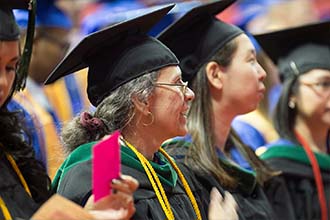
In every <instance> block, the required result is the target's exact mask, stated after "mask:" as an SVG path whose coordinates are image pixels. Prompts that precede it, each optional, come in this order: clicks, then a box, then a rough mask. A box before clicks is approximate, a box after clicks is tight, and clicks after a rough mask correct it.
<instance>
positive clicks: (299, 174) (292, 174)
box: [261, 146, 330, 220]
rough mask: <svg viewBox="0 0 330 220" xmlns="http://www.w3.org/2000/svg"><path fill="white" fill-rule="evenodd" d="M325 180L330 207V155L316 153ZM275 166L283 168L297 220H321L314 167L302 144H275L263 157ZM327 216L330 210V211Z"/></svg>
mask: <svg viewBox="0 0 330 220" xmlns="http://www.w3.org/2000/svg"><path fill="white" fill-rule="evenodd" d="M315 155H316V159H317V160H318V162H319V166H320V170H321V175H322V179H323V185H324V191H325V198H326V200H327V208H328V211H329V210H330V155H326V154H319V153H316V154H315ZM261 157H262V158H263V159H264V160H265V161H266V163H267V164H269V165H270V166H271V167H272V168H273V169H276V170H280V171H282V174H281V176H280V177H281V179H282V180H283V181H284V182H285V183H286V185H287V188H288V191H289V197H290V198H291V201H292V205H293V212H294V215H295V219H299V220H319V219H321V211H320V210H321V209H320V204H319V199H318V194H317V187H316V183H315V179H314V175H313V170H312V166H311V165H310V163H309V160H308V158H307V156H306V153H305V152H304V150H303V148H302V147H293V146H273V147H270V148H269V149H268V150H267V151H266V152H265V153H264V154H263V155H262V156H261ZM328 216H329V217H328V219H329V218H330V213H328Z"/></svg>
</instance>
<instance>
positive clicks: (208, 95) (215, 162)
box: [158, 0, 292, 219]
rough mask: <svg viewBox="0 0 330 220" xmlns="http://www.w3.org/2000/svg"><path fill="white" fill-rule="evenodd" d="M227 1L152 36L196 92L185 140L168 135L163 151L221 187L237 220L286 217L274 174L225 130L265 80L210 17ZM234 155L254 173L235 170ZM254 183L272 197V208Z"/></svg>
mask: <svg viewBox="0 0 330 220" xmlns="http://www.w3.org/2000/svg"><path fill="white" fill-rule="evenodd" d="M233 2H234V1H233V0H224V1H216V2H212V3H209V4H205V5H202V6H199V7H196V8H194V9H192V10H191V11H189V12H188V13H187V14H185V15H184V16H183V17H182V18H181V19H179V20H178V21H177V22H176V23H174V24H173V25H171V26H170V27H169V28H168V29H166V30H165V31H164V32H163V33H161V34H160V36H159V37H158V39H159V40H161V41H162V42H163V43H164V44H165V45H167V46H168V47H169V48H170V49H171V50H172V51H173V52H174V53H175V54H176V55H177V56H178V59H179V60H180V67H181V68H182V72H183V73H182V75H183V79H184V80H187V81H189V86H190V87H191V88H192V90H193V91H195V95H196V97H195V100H194V101H193V102H192V104H191V108H190V111H189V113H188V130H189V132H188V133H189V135H187V136H185V137H178V138H174V139H173V140H171V141H169V142H168V143H166V145H168V146H166V148H165V149H166V150H168V152H169V153H170V154H171V155H172V156H174V157H175V158H177V159H181V161H183V162H184V163H185V164H186V165H188V166H189V167H191V168H193V169H194V171H195V173H196V174H197V176H198V179H199V180H200V182H201V183H202V185H203V186H204V187H206V189H208V190H210V189H211V188H212V187H213V186H216V187H218V188H221V187H224V188H225V189H228V190H229V191H230V192H231V193H232V194H233V196H234V198H235V199H236V202H237V204H238V207H239V209H238V214H239V217H240V219H274V218H276V215H278V216H277V217H279V218H282V219H290V218H291V216H292V215H291V213H290V212H288V211H286V212H283V211H280V210H283V209H285V210H287V208H288V207H287V206H286V205H287V204H286V202H287V200H285V199H284V198H285V193H286V187H285V185H282V184H281V183H278V182H277V181H275V179H273V176H274V175H275V174H276V173H275V172H274V171H272V170H271V169H269V168H268V167H267V166H266V165H265V164H264V163H263V161H261V160H260V159H259V158H258V157H257V156H256V155H255V153H254V152H253V151H252V150H251V149H250V148H249V147H247V146H246V145H244V144H243V143H242V142H241V140H240V139H239V138H238V136H237V135H236V134H235V132H234V131H233V129H231V123H232V120H233V119H234V117H235V116H237V115H239V114H244V113H247V112H249V111H252V110H254V109H255V108H256V107H257V105H258V103H259V102H260V100H261V99H262V98H263V93H264V90H265V88H264V85H263V80H264V79H265V77H266V73H265V71H264V70H263V69H262V68H261V66H260V65H259V63H258V62H257V60H256V52H255V48H254V46H253V44H252V43H251V41H250V40H249V38H248V37H247V35H246V34H244V32H243V31H242V30H241V29H239V28H238V27H236V26H233V25H230V24H227V23H224V22H222V21H220V20H218V19H216V18H215V14H218V13H220V12H221V11H223V10H224V9H226V8H227V7H228V6H229V5H231V4H232V3H233ZM237 157H239V158H243V159H244V160H246V161H247V162H248V163H249V164H250V166H251V167H252V168H253V170H254V173H252V172H249V171H247V170H245V169H243V168H242V167H240V166H239V165H238V163H237V162H236V161H237V160H238V159H237ZM261 186H265V187H267V189H268V190H269V191H270V192H271V193H270V194H271V195H270V197H271V199H272V201H271V203H272V205H271V204H270V202H269V201H268V199H267V197H266V195H265V192H264V190H263V188H262V187H261ZM282 199H284V202H282ZM280 201H281V202H280ZM272 206H274V207H272ZM273 208H274V209H275V210H276V213H274V212H273Z"/></svg>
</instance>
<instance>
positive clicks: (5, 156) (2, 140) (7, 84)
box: [0, 0, 137, 220]
mask: <svg viewBox="0 0 330 220" xmlns="http://www.w3.org/2000/svg"><path fill="white" fill-rule="evenodd" d="M13 8H23V9H28V8H29V13H30V21H29V22H30V27H29V31H28V35H27V40H26V42H27V43H26V45H25V49H24V53H23V55H22V57H21V56H20V45H19V29H18V27H17V24H16V22H15V19H14V16H13V13H12V9H13ZM34 10H35V1H23V0H16V1H14V0H10V1H7V0H1V1H0V170H1V173H0V219H5V220H10V219H16V218H20V219H23V218H24V219H28V218H30V217H31V216H32V214H33V213H34V212H35V211H36V210H37V209H38V208H39V207H40V205H41V204H42V203H43V202H45V201H46V200H47V199H48V198H49V197H50V196H51V191H50V179H49V177H48V176H47V174H46V170H45V167H44V166H43V165H42V164H41V162H40V161H38V160H37V159H36V158H35V157H34V156H35V155H34V150H33V148H32V146H30V145H29V144H28V143H27V142H25V139H24V135H23V134H26V133H24V126H23V122H24V118H20V117H18V115H19V114H18V112H10V111H8V109H7V104H8V103H9V101H10V100H11V98H12V95H13V93H14V92H15V91H19V90H20V89H23V88H24V83H25V79H26V75H27V72H26V70H27V68H28V64H29V56H30V53H31V50H32V44H31V43H32V39H33V33H34V28H33V26H34V24H33V23H34V13H35V11H34ZM123 178H124V180H123V181H119V182H120V183H119V184H112V185H113V187H114V188H115V189H117V190H118V191H120V193H119V192H118V194H119V195H117V197H116V198H114V197H106V198H105V200H106V201H112V204H107V203H104V200H102V204H100V203H98V204H95V205H99V207H100V206H102V207H100V209H111V208H112V207H113V206H112V205H114V204H113V203H117V204H116V205H118V203H120V202H122V203H121V204H122V206H121V207H122V208H123V209H126V208H127V207H128V208H130V210H131V211H130V212H127V213H126V215H123V217H128V218H129V217H131V215H132V214H133V213H134V206H133V205H132V204H130V205H127V207H126V205H125V204H124V203H125V201H127V200H129V199H130V198H131V199H132V193H133V191H134V189H132V190H127V189H126V188H127V187H128V186H135V187H136V186H137V183H136V182H135V181H134V180H131V179H130V178H129V179H127V177H123ZM122 192H123V193H122ZM61 201H62V200H61ZM54 208H55V207H54V204H50V205H49V204H48V205H45V206H43V210H44V209H46V210H48V211H47V214H46V216H43V217H44V219H49V218H51V217H54V218H55V217H57V216H58V215H60V216H62V217H68V216H67V215H66V214H67V213H70V212H72V210H71V209H70V210H68V209H63V210H60V212H56V214H55V215H54V212H53V211H54ZM57 211H58V210H57ZM82 212H84V211H82ZM110 212H111V211H110ZM106 214H111V213H109V212H107V211H99V212H94V215H95V217H100V216H105V215H106ZM124 214H125V213H124ZM36 219H37V217H36ZM66 219H70V218H66Z"/></svg>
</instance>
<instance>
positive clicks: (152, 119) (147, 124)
mask: <svg viewBox="0 0 330 220" xmlns="http://www.w3.org/2000/svg"><path fill="white" fill-rule="evenodd" d="M148 115H151V120H150V122H149V123H142V124H143V126H145V127H147V126H149V125H151V124H152V123H154V119H155V118H154V115H153V114H152V113H151V112H148Z"/></svg>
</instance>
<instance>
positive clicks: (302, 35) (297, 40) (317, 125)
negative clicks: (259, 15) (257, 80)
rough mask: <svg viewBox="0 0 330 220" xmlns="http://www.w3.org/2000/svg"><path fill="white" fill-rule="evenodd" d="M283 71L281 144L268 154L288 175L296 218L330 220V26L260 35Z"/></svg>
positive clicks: (277, 119)
mask: <svg viewBox="0 0 330 220" xmlns="http://www.w3.org/2000/svg"><path fill="white" fill-rule="evenodd" d="M256 39H257V41H258V42H259V44H260V45H261V46H262V48H263V49H264V50H265V52H266V53H267V54H268V55H269V57H270V58H271V59H272V60H273V62H274V63H276V64H277V66H278V68H279V73H280V78H281V80H282V83H283V88H282V92H281V95H280V98H279V101H278V103H277V106H276V108H275V112H274V114H275V115H274V125H275V128H276V130H277V132H278V133H279V135H280V139H279V140H277V141H275V142H274V143H271V144H270V145H269V147H270V148H269V149H268V150H267V151H266V152H265V153H264V154H263V155H262V158H263V159H265V160H266V161H267V163H269V164H270V165H271V166H272V167H274V168H275V169H277V170H281V171H282V175H281V176H282V177H283V178H284V180H285V182H286V184H287V186H288V188H289V192H290V197H291V200H292V204H293V206H294V214H295V218H296V219H302V220H307V219H322V220H328V219H330V155H329V154H330V136H329V129H330V111H329V109H330V22H323V23H316V24H309V25H305V26H300V27H296V28H290V29H285V30H279V31H276V32H271V33H265V34H261V35H257V36H256Z"/></svg>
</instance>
